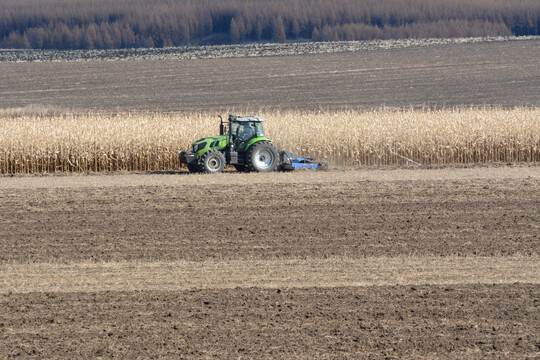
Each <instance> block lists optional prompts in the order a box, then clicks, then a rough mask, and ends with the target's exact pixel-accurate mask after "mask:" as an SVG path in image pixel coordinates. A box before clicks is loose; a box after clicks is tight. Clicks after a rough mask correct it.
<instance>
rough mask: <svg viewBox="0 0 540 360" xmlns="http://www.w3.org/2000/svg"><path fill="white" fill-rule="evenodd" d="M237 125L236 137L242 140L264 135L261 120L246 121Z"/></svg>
mask: <svg viewBox="0 0 540 360" xmlns="http://www.w3.org/2000/svg"><path fill="white" fill-rule="evenodd" d="M235 125H236V126H234V127H233V129H234V128H236V137H237V138H238V139H239V140H241V141H247V140H249V139H251V138H254V137H260V136H264V132H263V127H262V124H261V123H260V122H244V123H240V124H235Z"/></svg>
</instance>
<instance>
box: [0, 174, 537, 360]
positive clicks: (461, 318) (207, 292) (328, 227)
mask: <svg viewBox="0 0 540 360" xmlns="http://www.w3.org/2000/svg"><path fill="white" fill-rule="evenodd" d="M0 197H1V198H0V223H1V224H2V226H0V259H1V260H2V262H3V265H2V266H4V267H5V269H8V268H9V266H10V265H9V264H26V263H34V262H46V263H70V262H77V261H88V260H93V261H95V262H96V263H100V262H102V261H109V260H110V261H122V260H125V261H128V262H129V261H134V262H135V261H136V262H139V261H156V260H167V259H188V260H191V261H201V260H208V259H215V260H216V261H218V262H219V261H220V260H223V259H237V260H238V259H239V260H245V261H246V262H249V261H252V260H254V259H267V258H268V259H282V258H291V259H298V258H319V259H322V258H326V257H332V256H343V257H347V258H349V257H350V258H359V259H361V258H362V257H366V256H367V257H384V256H387V257H403V256H415V257H421V256H427V255H429V256H441V257H447V258H450V257H451V256H454V255H464V256H475V255H480V256H482V257H488V258H489V257H493V258H494V259H495V258H496V257H497V256H503V255H504V256H505V255H516V254H520V256H531V255H534V256H537V255H538V254H539V253H540V239H539V238H538V236H539V234H540V170H539V168H538V167H535V166H526V167H495V168H492V167H488V168H471V169H439V170H405V169H397V170H384V169H383V170H376V169H372V170H350V171H338V170H334V171H328V172H322V173H315V174H312V173H306V172H300V173H293V174H283V173H275V174H270V175H263V174H237V173H225V174H220V175H217V176H205V175H187V174H184V173H178V174H156V175H137V174H132V175H113V176H51V177H12V178H7V177H4V178H0ZM36 268H38V269H39V264H37V267H36ZM0 269H2V267H1V266H0ZM524 271H532V272H531V274H530V275H531V276H530V278H531V279H533V282H532V283H508V282H505V280H504V279H501V278H493V284H489V283H487V284H486V283H483V284H480V283H478V284H473V285H471V284H468V285H465V284H451V285H450V284H449V285H444V284H443V285H441V284H439V285H415V284H412V285H407V286H401V285H400V286H387V285H384V286H382V285H381V286H351V287H299V288H280V289H275V288H269V287H266V286H265V285H264V284H263V285H261V286H260V287H253V288H246V287H244V286H242V284H238V288H235V289H212V288H205V286H204V284H201V289H199V290H194V291H182V290H178V291H154V290H147V291H139V290H134V291H107V292H103V291H102V292H94V291H92V292H90V291H89V292H69V291H68V292H50V293H45V292H40V291H35V290H34V291H32V288H28V289H26V290H25V291H23V292H21V293H19V292H2V291H0V349H2V351H1V353H2V356H3V357H7V358H11V357H23V358H24V357H35V358H51V357H71V358H73V357H75V358H80V357H84V358H93V357H128V358H135V357H144V358H155V357H171V358H178V357H185V358H210V357H214V358H242V357H244V358H384V357H389V358H403V357H412V358H417V357H443V358H447V357H450V358H457V357H459V358H494V357H503V358H512V359H513V358H525V357H529V358H534V357H538V356H539V355H540V283H538V281H536V280H534V279H538V275H537V274H538V272H539V271H540V269H531V268H528V269H527V270H525V269H524ZM534 274H536V275H534ZM396 276H399V274H396ZM387 280H388V279H385V281H387ZM7 281H8V282H9V280H7ZM396 283H398V282H397V280H396Z"/></svg>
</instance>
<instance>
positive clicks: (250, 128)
mask: <svg viewBox="0 0 540 360" xmlns="http://www.w3.org/2000/svg"><path fill="white" fill-rule="evenodd" d="M263 121H264V118H263V117H260V116H241V117H235V116H232V115H229V123H228V124H223V123H222V133H221V134H222V135H229V139H230V140H229V141H230V144H231V145H232V148H234V149H236V150H237V151H242V150H244V149H246V146H247V145H248V144H249V143H250V142H251V140H253V139H259V138H261V139H262V138H264V130H263V125H262V122H263Z"/></svg>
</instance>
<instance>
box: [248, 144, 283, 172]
mask: <svg viewBox="0 0 540 360" xmlns="http://www.w3.org/2000/svg"><path fill="white" fill-rule="evenodd" d="M278 163H279V153H278V151H277V149H276V147H275V146H274V145H272V144H271V143H269V142H267V141H260V142H258V143H255V144H253V145H251V147H250V148H249V149H248V151H247V154H246V165H245V166H246V168H247V170H248V171H257V172H267V171H274V170H276V168H277V166H278Z"/></svg>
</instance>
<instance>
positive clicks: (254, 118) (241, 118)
mask: <svg viewBox="0 0 540 360" xmlns="http://www.w3.org/2000/svg"><path fill="white" fill-rule="evenodd" d="M232 121H236V122H249V121H258V122H261V121H264V118H263V117H262V116H238V117H236V118H234V120H232Z"/></svg>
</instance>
